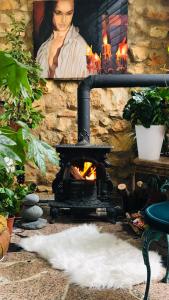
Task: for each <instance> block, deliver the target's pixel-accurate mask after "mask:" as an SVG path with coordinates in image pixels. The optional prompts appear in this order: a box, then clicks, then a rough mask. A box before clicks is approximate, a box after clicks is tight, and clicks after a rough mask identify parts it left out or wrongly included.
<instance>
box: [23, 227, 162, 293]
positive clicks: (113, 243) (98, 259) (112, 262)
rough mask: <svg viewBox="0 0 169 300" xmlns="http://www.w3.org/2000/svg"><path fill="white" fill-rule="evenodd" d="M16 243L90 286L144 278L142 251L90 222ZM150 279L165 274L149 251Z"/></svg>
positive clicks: (129, 283)
mask: <svg viewBox="0 0 169 300" xmlns="http://www.w3.org/2000/svg"><path fill="white" fill-rule="evenodd" d="M19 245H20V246H21V247H22V248H24V249H25V250H27V251H31V252H37V253H38V254H39V255H40V256H41V257H43V258H44V259H46V260H48V262H49V263H50V264H51V265H52V267H53V268H55V269H60V270H64V271H65V272H66V274H68V275H69V277H70V280H71V282H73V283H76V284H79V285H80V286H82V287H91V288H98V289H99V288H130V287H131V286H132V285H135V284H139V283H141V282H145V281H146V267H145V265H144V262H143V258H142V252H141V250H139V249H137V248H136V247H134V246H132V245H130V244H129V243H128V242H126V241H123V240H121V239H118V238H117V237H116V236H115V235H114V234H110V233H100V232H99V229H98V228H97V227H96V226H95V225H93V224H90V225H87V224H84V225H80V226H77V227H72V228H70V229H67V230H64V231H62V232H60V233H56V234H51V235H35V236H33V237H29V238H24V239H22V240H21V242H20V243H19ZM149 253H150V262H151V270H152V279H154V280H160V279H162V277H163V275H164V273H165V272H164V268H163V267H162V265H161V258H160V256H159V255H158V254H157V253H155V252H152V251H150V252H149Z"/></svg>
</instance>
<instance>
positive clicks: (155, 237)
mask: <svg viewBox="0 0 169 300" xmlns="http://www.w3.org/2000/svg"><path fill="white" fill-rule="evenodd" d="M144 217H145V221H146V223H147V224H148V225H149V228H148V229H147V230H145V232H144V234H143V249H142V253H143V258H144V264H145V265H146V268H147V283H146V290H145V294H144V300H147V299H148V293H149V288H150V279H151V268H150V262H149V254H148V250H149V247H150V244H151V242H152V241H159V240H160V238H161V237H162V236H163V235H165V236H166V239H167V243H168V256H167V269H166V275H165V277H164V279H163V280H162V281H163V282H166V283H168V282H169V201H165V202H161V203H157V204H152V205H150V206H149V207H147V208H146V210H145V215H144Z"/></svg>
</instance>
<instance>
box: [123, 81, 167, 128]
mask: <svg viewBox="0 0 169 300" xmlns="http://www.w3.org/2000/svg"><path fill="white" fill-rule="evenodd" d="M123 118H124V119H126V120H127V121H130V122H131V125H132V126H133V127H134V126H135V125H143V126H144V127H146V128H149V127H150V126H151V125H165V126H167V127H169V88H168V87H166V88H159V87H155V88H145V89H142V90H140V91H133V92H132V94H131V98H130V99H129V101H128V102H127V104H126V105H125V107H124V110H123Z"/></svg>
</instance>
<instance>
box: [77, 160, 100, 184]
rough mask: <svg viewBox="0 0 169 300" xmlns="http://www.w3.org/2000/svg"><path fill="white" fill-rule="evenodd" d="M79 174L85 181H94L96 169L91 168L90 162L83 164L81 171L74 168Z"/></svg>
mask: <svg viewBox="0 0 169 300" xmlns="http://www.w3.org/2000/svg"><path fill="white" fill-rule="evenodd" d="M76 169H77V170H78V172H79V174H80V175H81V176H82V177H84V178H85V179H86V180H95V179H96V167H95V166H93V164H92V162H84V167H83V170H80V168H78V167H76Z"/></svg>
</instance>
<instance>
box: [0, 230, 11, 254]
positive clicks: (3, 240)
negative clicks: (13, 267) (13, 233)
mask: <svg viewBox="0 0 169 300" xmlns="http://www.w3.org/2000/svg"><path fill="white" fill-rule="evenodd" d="M9 243H10V234H9V230H8V229H5V230H4V231H3V232H1V234H0V259H2V258H3V257H4V255H5V254H6V253H7V251H8V248H9Z"/></svg>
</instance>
